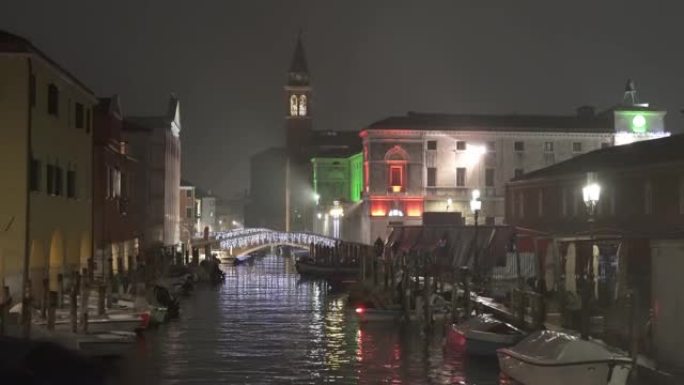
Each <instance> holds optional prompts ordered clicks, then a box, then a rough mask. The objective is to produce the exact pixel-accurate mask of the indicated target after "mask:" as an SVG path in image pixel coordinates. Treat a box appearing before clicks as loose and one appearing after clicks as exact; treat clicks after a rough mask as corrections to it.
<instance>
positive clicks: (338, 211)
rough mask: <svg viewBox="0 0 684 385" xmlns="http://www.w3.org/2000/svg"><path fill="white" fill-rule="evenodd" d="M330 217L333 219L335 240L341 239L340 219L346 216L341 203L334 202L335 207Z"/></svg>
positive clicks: (331, 210)
mask: <svg viewBox="0 0 684 385" xmlns="http://www.w3.org/2000/svg"><path fill="white" fill-rule="evenodd" d="M330 216H331V217H332V219H333V238H339V237H340V218H341V217H343V216H344V209H343V208H342V206H341V205H340V201H335V202H333V207H332V208H331V209H330Z"/></svg>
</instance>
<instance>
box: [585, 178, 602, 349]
mask: <svg viewBox="0 0 684 385" xmlns="http://www.w3.org/2000/svg"><path fill="white" fill-rule="evenodd" d="M600 198H601V185H599V184H598V183H595V182H592V183H589V184H588V185H586V186H584V187H583V188H582V199H583V200H584V204H585V205H586V206H587V212H588V214H589V237H590V239H591V241H590V246H591V254H590V256H591V258H589V261H588V262H587V263H586V264H585V266H584V271H585V272H586V274H584V275H583V276H582V279H581V282H582V283H583V285H582V325H581V327H580V329H581V330H580V332H581V335H582V338H583V339H588V338H589V325H590V321H591V314H590V307H589V301H591V298H592V297H593V294H592V293H593V291H594V290H593V288H594V234H593V226H592V224H593V222H594V215H595V214H596V206H597V205H598V202H599V199H600Z"/></svg>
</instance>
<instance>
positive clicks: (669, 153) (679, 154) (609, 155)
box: [512, 134, 684, 183]
mask: <svg viewBox="0 0 684 385" xmlns="http://www.w3.org/2000/svg"><path fill="white" fill-rule="evenodd" d="M681 161H684V134H680V135H673V136H670V137H667V138H661V139H652V140H646V141H641V142H636V143H632V144H628V145H623V146H615V147H608V148H604V149H600V150H596V151H592V152H588V153H586V154H583V155H579V156H576V157H574V158H571V159H568V160H566V161H564V162H560V163H556V164H554V165H551V166H549V167H545V168H542V169H539V170H536V171H532V172H530V173H527V174H525V175H522V176H520V177H518V178H516V179H514V180H513V181H512V182H513V183H515V182H518V181H526V180H533V179H539V178H553V177H559V176H563V175H573V174H582V173H588V172H600V171H609V170H624V169H629V168H635V167H644V166H654V165H658V164H666V163H671V162H681Z"/></svg>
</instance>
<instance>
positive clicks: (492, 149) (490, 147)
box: [487, 142, 496, 154]
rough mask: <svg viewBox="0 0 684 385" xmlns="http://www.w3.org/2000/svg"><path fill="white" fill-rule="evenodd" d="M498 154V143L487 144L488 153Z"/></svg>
mask: <svg viewBox="0 0 684 385" xmlns="http://www.w3.org/2000/svg"><path fill="white" fill-rule="evenodd" d="M495 152H496V142H487V153H488V154H493V153H495Z"/></svg>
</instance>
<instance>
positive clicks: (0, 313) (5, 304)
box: [0, 286, 12, 336]
mask: <svg viewBox="0 0 684 385" xmlns="http://www.w3.org/2000/svg"><path fill="white" fill-rule="evenodd" d="M10 306H12V298H10V290H9V286H4V287H3V288H2V302H0V336H4V335H5V328H6V326H7V322H8V321H9V309H10Z"/></svg>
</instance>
